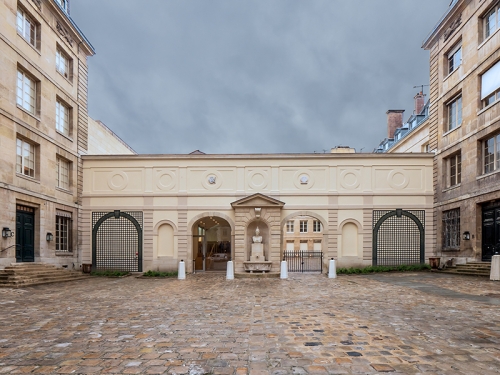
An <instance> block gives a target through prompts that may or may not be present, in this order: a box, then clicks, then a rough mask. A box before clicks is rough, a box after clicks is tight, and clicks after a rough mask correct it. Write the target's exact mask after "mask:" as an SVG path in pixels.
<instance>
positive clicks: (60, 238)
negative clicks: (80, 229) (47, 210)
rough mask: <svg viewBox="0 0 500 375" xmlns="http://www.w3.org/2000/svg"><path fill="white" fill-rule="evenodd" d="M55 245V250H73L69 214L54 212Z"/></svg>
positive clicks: (71, 221)
mask: <svg viewBox="0 0 500 375" xmlns="http://www.w3.org/2000/svg"><path fill="white" fill-rule="evenodd" d="M55 225H56V230H55V232H56V233H55V246H56V251H57V252H64V253H71V252H73V247H72V244H73V238H72V237H73V231H72V229H73V220H72V217H71V214H70V213H68V214H62V212H59V211H57V212H56V222H55Z"/></svg>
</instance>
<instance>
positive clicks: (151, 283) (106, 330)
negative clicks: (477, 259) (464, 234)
mask: <svg viewBox="0 0 500 375" xmlns="http://www.w3.org/2000/svg"><path fill="white" fill-rule="evenodd" d="M447 291H448V292H450V293H451V294H449V293H448V292H447ZM478 296H480V297H481V298H479V299H477V298H476V297H478ZM0 373H9V374H10V373H42V374H89V373H98V374H114V373H116V374H190V375H202V374H237V375H243V374H251V375H254V374H255V375H260V374H273V375H281V374H297V375H301V374H385V373H391V374H467V375H474V374H478V375H483V374H484V375H486V374H498V373H500V283H499V282H491V281H488V280H487V279H484V278H474V277H465V276H455V275H442V274H431V273H410V274H390V275H388V274H385V275H368V276H361V275H359V276H339V277H338V278H337V279H334V280H332V279H327V278H326V277H325V276H320V275H297V274H290V278H289V279H287V280H279V279H261V280H255V279H236V280H230V281H227V280H225V277H224V275H223V274H205V275H203V274H198V275H194V276H191V275H190V276H188V278H187V280H176V279H136V278H134V277H127V278H120V279H108V278H92V279H89V280H83V281H74V282H69V283H61V284H51V285H42V286H37V287H31V288H26V289H17V290H14V289H0Z"/></svg>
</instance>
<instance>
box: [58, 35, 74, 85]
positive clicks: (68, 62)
mask: <svg viewBox="0 0 500 375" xmlns="http://www.w3.org/2000/svg"><path fill="white" fill-rule="evenodd" d="M61 60H62V61H63V63H61ZM56 71H57V72H58V73H59V74H61V75H62V76H63V77H64V78H66V79H67V80H71V78H72V59H71V58H70V57H69V55H68V54H67V53H66V51H64V50H63V49H62V48H61V47H60V46H59V44H57V47H56Z"/></svg>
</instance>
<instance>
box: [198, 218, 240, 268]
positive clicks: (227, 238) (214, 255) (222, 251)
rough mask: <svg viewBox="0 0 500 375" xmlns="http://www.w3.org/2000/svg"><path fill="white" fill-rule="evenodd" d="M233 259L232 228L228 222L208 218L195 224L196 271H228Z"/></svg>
mask: <svg viewBox="0 0 500 375" xmlns="http://www.w3.org/2000/svg"><path fill="white" fill-rule="evenodd" d="M231 257H232V256H231V226H230V225H229V223H228V222H227V221H226V220H224V219H222V218H220V217H216V216H208V217H204V218H202V219H200V220H198V221H197V222H196V223H194V225H193V263H194V269H195V271H226V269H227V262H228V261H230V260H231V259H232V258H231Z"/></svg>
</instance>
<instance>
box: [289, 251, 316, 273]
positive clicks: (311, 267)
mask: <svg viewBox="0 0 500 375" xmlns="http://www.w3.org/2000/svg"><path fill="white" fill-rule="evenodd" d="M283 260H286V262H287V266H288V272H323V252H322V251H308V250H300V251H295V250H285V251H284V253H283Z"/></svg>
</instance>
